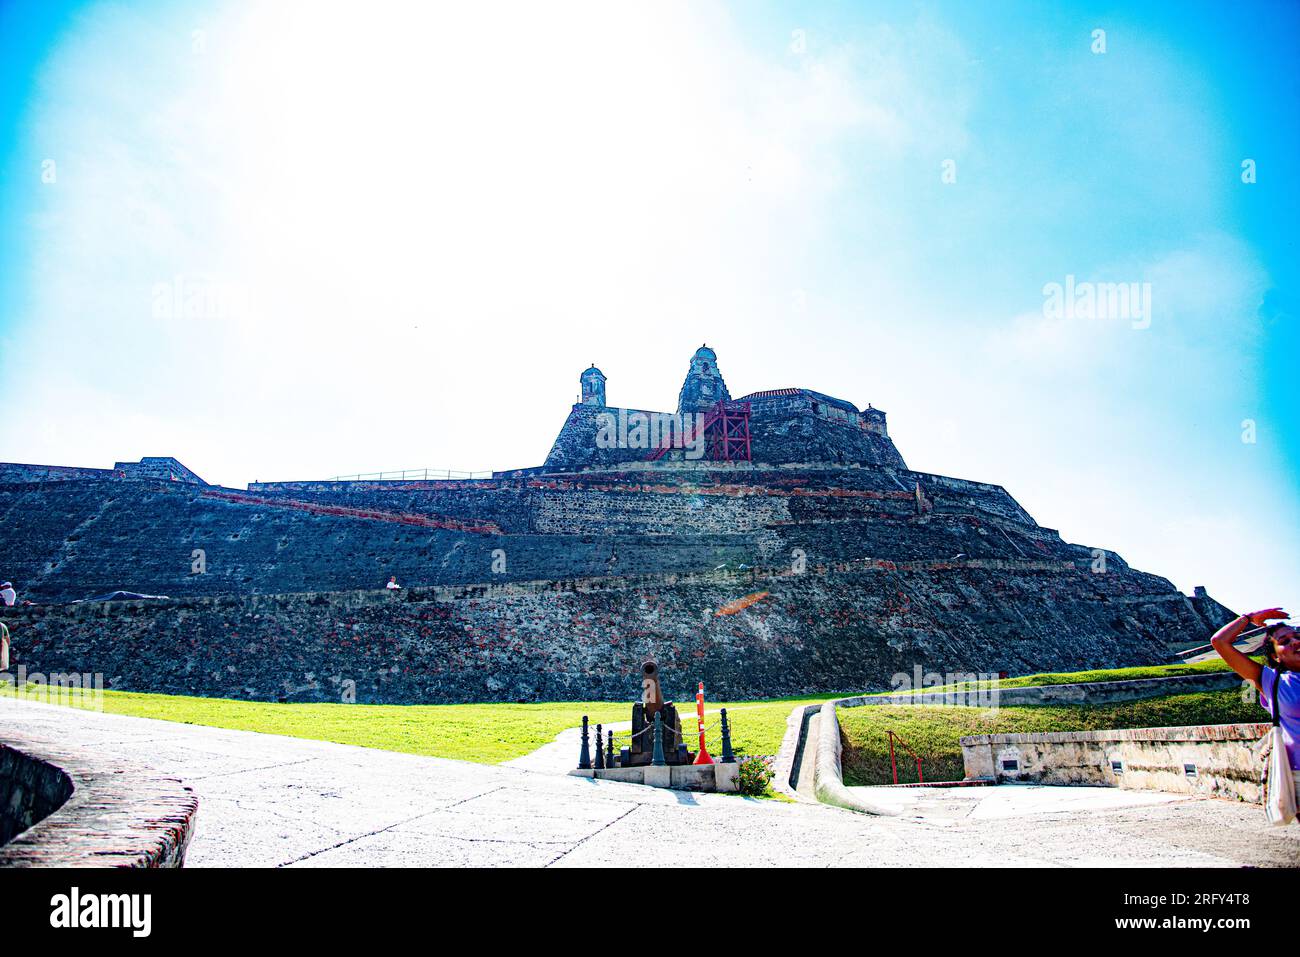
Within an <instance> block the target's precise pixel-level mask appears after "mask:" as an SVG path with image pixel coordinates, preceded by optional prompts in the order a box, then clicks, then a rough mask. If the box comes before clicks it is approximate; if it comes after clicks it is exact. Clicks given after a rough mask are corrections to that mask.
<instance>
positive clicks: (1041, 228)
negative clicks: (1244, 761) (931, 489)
mask: <svg viewBox="0 0 1300 957" xmlns="http://www.w3.org/2000/svg"><path fill="white" fill-rule="evenodd" d="M1298 11H1300V7H1298V6H1297V5H1296V4H1292V3H1273V4H1269V3H1260V2H1252V3H1246V4H1242V5H1234V6H1230V7H1229V6H1227V5H1222V4H1211V3H1185V2H1184V3H1176V4H1159V3H1144V4H1141V5H1128V6H1126V7H1121V6H1119V5H1106V4H1050V5H1048V4H1035V3H1023V4H1021V3H1008V4H1002V3H955V2H954V3H921V4H918V3H875V4H869V5H868V4H860V3H825V4H805V3H801V4H797V5H796V4H778V3H745V4H740V3H736V4H732V5H727V4H710V3H703V2H699V3H691V4H678V5H674V4H657V5H653V6H651V5H641V6H633V5H609V4H594V3H593V4H578V3H572V4H563V5H560V4H546V5H538V4H533V5H531V6H519V7H513V6H505V5H498V6H495V7H487V6H483V5H473V6H472V8H471V9H461V8H451V7H448V8H440V9H437V10H434V9H430V8H429V5H407V6H404V5H400V4H384V3H367V4H355V5H349V4H341V3H340V4H311V3H292V2H284V3H277V4H226V3H148V2H144V3H132V4H114V3H58V2H46V3H22V2H19V3H12V2H11V3H7V4H4V5H3V6H0V91H2V94H0V164H3V165H2V172H3V175H2V177H0V343H2V345H0V350H2V351H0V403H2V404H3V408H4V410H5V422H6V425H7V428H6V429H5V431H4V438H3V442H0V460H9V461H31V462H53V463H59V464H72V465H92V466H106V465H109V464H111V463H112V462H113V461H114V460H116V459H125V458H138V457H139V456H141V455H165V454H171V455H175V456H176V457H178V458H179V459H181V460H182V461H184V462H185V463H186V464H187V465H189V466H190V467H192V468H194V469H195V470H196V471H197V472H199V474H201V475H203V476H204V477H205V478H207V479H208V480H209V481H215V482H220V483H222V484H226V485H231V486H242V485H243V484H244V483H246V482H248V481H251V480H255V479H263V480H266V479H298V478H311V477H328V476H331V475H335V474H341V473H348V472H358V471H377V470H379V469H399V468H422V467H425V466H437V467H452V468H459V469H493V468H498V469H499V468H512V467H518V466H523V465H533V464H537V463H538V462H540V461H541V459H542V458H543V456H544V455H545V453H546V450H547V448H548V447H549V445H550V442H551V441H552V439H553V438H554V435H555V432H556V431H557V430H558V428H559V425H560V423H561V421H562V419H563V416H564V414H565V412H566V409H567V406H568V404H569V403H570V402H572V401H573V397H574V394H575V393H576V391H577V375H578V373H579V372H580V371H581V369H582V368H584V367H585V366H586V365H587V364H588V363H590V362H595V363H597V364H598V365H599V366H600V367H601V368H602V369H603V370H604V372H605V373H606V375H607V376H609V383H608V392H609V400H610V402H611V403H614V404H621V405H628V406H633V407H640V408H663V409H671V408H672V406H673V403H674V400H675V397H676V392H677V389H678V387H679V386H680V382H681V378H682V376H683V375H684V373H685V370H686V364H687V360H688V358H689V356H690V354H691V352H692V350H693V349H694V348H695V347H696V346H698V345H699V344H700V342H703V341H707V342H708V343H709V344H710V345H711V346H712V347H714V348H715V349H716V350H717V352H718V356H719V362H720V366H721V368H722V370H723V373H724V374H725V375H726V376H727V378H728V383H729V385H730V387H731V391H732V393H733V394H736V395H739V394H743V393H746V392H750V391H754V390H757V389H764V388H777V387H783V386H806V387H809V388H815V389H818V390H820V391H823V392H828V393H831V394H833V395H837V396H842V397H844V398H846V399H849V400H850V401H853V402H855V403H857V404H858V405H861V406H865V405H866V404H867V403H871V404H873V405H875V406H876V407H878V408H883V409H885V410H886V411H887V412H888V413H889V417H890V418H889V421H890V429H891V432H892V434H893V435H894V438H895V440H896V442H897V443H898V445H899V448H900V450H901V451H902V453H903V455H904V457H905V458H906V459H907V461H908V463H909V464H910V465H911V466H913V467H915V468H918V469H922V470H927V471H934V472H939V473H943V474H948V475H957V476H962V477H965V478H973V479H980V480H985V481H992V482H997V483H1000V484H1002V485H1004V486H1006V487H1007V489H1008V490H1009V491H1010V492H1011V493H1012V494H1013V495H1015V496H1016V497H1017V498H1018V499H1019V500H1020V501H1021V502H1022V503H1023V504H1024V505H1025V506H1026V507H1027V508H1028V509H1029V510H1030V512H1031V513H1032V514H1033V515H1034V516H1035V518H1037V519H1038V520H1039V521H1040V522H1041V523H1042V524H1044V525H1047V526H1049V527H1053V528H1059V529H1060V530H1061V532H1062V534H1063V535H1064V536H1065V537H1066V538H1067V539H1069V540H1071V541H1077V542H1081V543H1084V544H1089V545H1101V546H1106V547H1110V548H1113V549H1115V550H1117V551H1118V552H1120V554H1122V555H1123V556H1124V557H1125V558H1126V559H1127V560H1129V561H1130V562H1131V563H1132V564H1134V565H1136V566H1137V567H1140V568H1143V569H1146V570H1150V571H1154V572H1157V573H1159V574H1163V575H1166V576H1168V577H1170V578H1171V579H1173V580H1174V581H1175V583H1176V584H1178V585H1179V586H1180V587H1182V588H1184V589H1188V590H1190V588H1191V587H1192V586H1193V585H1196V584H1205V585H1207V586H1208V587H1209V588H1210V590H1211V592H1212V593H1213V594H1215V595H1217V596H1219V597H1220V598H1221V599H1223V600H1224V601H1226V602H1228V603H1229V604H1232V605H1234V606H1235V607H1238V608H1244V607H1245V606H1247V605H1252V606H1257V605H1267V604H1271V603H1275V602H1280V603H1288V604H1290V605H1292V606H1300V558H1298V557H1297V549H1296V545H1295V538H1296V530H1297V528H1298V527H1300V521H1298V519H1300V484H1298V483H1297V482H1296V481H1295V478H1294V476H1295V474H1296V467H1297V464H1300V461H1298V460H1300V427H1298V425H1297V418H1298V417H1297V413H1296V407H1297V403H1296V400H1295V387H1294V385H1293V384H1292V382H1293V379H1294V373H1293V369H1294V365H1295V362H1294V360H1295V356H1296V350H1297V344H1298V343H1297V336H1298V333H1297V318H1296V302H1297V294H1298V289H1297V279H1298V278H1300V277H1298V276H1297V265H1296V263H1297V256H1296V227H1295V223H1297V222H1300V208H1298V207H1300V201H1298V197H1300V187H1298V186H1297V184H1298V183H1300V169H1297V157H1298V156H1300V149H1298V146H1300V144H1298V143H1297V137H1298V136H1300V116H1297V111H1298V107H1297V104H1298V103H1300V71H1298V70H1297V67H1296V66H1295V65H1294V64H1295V62H1296V59H1297V58H1296V52H1297V51H1296V49H1295V46H1296V39H1295V38H1296V37H1297V36H1300V29H1297V28H1298V27H1300V22H1298V21H1300V12H1298ZM1096 30H1104V31H1105V52H1104V53H1099V52H1094V51H1093V47H1094V44H1095V40H1094V31H1096ZM1246 160H1253V161H1254V165H1255V170H1256V181H1255V182H1254V183H1244V182H1243V181H1242V163H1243V161H1246ZM51 163H52V164H53V165H52V166H51V165H50V164H51ZM51 170H52V171H53V174H54V175H53V178H52V181H46V180H50V179H51V178H50V176H49V172H50V171H51ZM945 171H948V172H949V173H950V174H951V173H952V172H954V171H955V181H945V177H944V175H943V174H944V172H945ZM43 174H44V176H43ZM948 179H949V180H952V179H953V177H952V176H951V175H949V176H948ZM1067 276H1073V277H1075V279H1076V280H1077V281H1079V282H1085V283H1106V282H1124V283H1137V284H1144V283H1145V284H1149V286H1148V287H1147V288H1149V289H1150V293H1151V302H1152V309H1151V316H1150V322H1149V324H1146V325H1144V324H1142V323H1136V322H1133V321H1130V320H1129V319H1128V318H1124V317H1120V318H1114V317H1112V318H1086V317H1074V318H1066V319H1061V318H1051V317H1048V316H1046V315H1045V314H1044V298H1045V297H1044V291H1043V290H1044V287H1045V286H1048V285H1049V284H1051V283H1064V282H1065V280H1066V277H1067ZM196 291H197V293H198V294H199V296H200V299H201V301H202V302H203V303H204V305H205V308H204V310H203V311H202V314H200V315H193V314H188V315H187V314H186V310H185V307H184V306H185V301H186V299H187V298H189V299H191V300H192V299H193V297H194V295H195V293H196ZM178 305H179V307H180V308H176V307H177V306H178ZM1247 422H1249V423H1253V430H1254V437H1255V441H1253V442H1246V441H1243V433H1244V432H1246V431H1248V427H1247V426H1244V425H1243V423H1247Z"/></svg>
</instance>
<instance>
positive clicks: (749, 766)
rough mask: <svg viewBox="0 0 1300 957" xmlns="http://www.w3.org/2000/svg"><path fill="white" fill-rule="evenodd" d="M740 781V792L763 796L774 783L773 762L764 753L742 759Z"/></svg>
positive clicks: (750, 795) (751, 795) (752, 795)
mask: <svg viewBox="0 0 1300 957" xmlns="http://www.w3.org/2000/svg"><path fill="white" fill-rule="evenodd" d="M738 781H739V784H740V793H741V794H745V795H748V796H749V797H762V796H763V795H765V794H766V793H767V789H768V785H770V784H771V783H772V764H771V762H769V761H768V759H767V758H765V757H763V756H762V755H754V756H753V757H749V758H741V759H740V768H739V775H738Z"/></svg>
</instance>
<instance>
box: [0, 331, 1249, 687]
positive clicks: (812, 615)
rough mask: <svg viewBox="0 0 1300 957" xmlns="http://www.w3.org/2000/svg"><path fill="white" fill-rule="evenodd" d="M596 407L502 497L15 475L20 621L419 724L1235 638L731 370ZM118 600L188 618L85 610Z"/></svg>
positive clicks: (589, 384) (76, 662)
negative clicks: (525, 704) (666, 679)
mask: <svg viewBox="0 0 1300 957" xmlns="http://www.w3.org/2000/svg"><path fill="white" fill-rule="evenodd" d="M580 384H581V395H580V399H579V401H578V402H577V403H576V404H575V405H574V406H573V407H572V409H571V410H570V412H569V415H568V417H567V419H566V421H565V423H564V425H563V427H562V429H561V430H560V434H559V436H558V437H557V439H556V441H555V443H554V446H553V447H552V449H551V451H550V453H549V455H548V456H547V457H546V461H545V462H544V463H543V464H542V465H540V466H537V467H534V468H526V469H517V470H513V471H506V472H496V473H493V475H492V477H491V478H484V479H472V480H427V481H360V480H358V481H300V482H264V483H254V484H252V485H250V486H249V487H248V489H246V490H236V489H227V488H220V487H217V486H212V485H209V484H207V483H205V482H204V481H203V480H202V479H201V478H200V477H199V476H197V475H195V474H194V473H193V472H191V471H190V470H189V469H187V468H185V467H184V466H183V465H181V464H180V463H179V462H177V461H176V460H175V459H170V458H147V459H143V460H142V461H141V462H139V463H117V464H116V465H115V466H114V468H113V469H111V470H110V469H102V470H101V469H77V468H65V467H58V466H33V465H20V464H0V526H2V527H3V529H4V534H3V536H0V575H3V576H4V577H5V578H8V579H11V580H12V581H13V582H14V584H15V585H16V586H17V588H18V590H19V593H20V596H21V597H22V598H23V599H27V600H30V601H32V602H34V603H35V604H33V605H32V606H30V607H19V608H13V609H7V610H5V611H4V620H5V621H6V622H7V623H8V625H9V627H10V630H11V632H12V634H13V640H14V646H13V652H14V654H13V657H14V667H15V668H17V667H19V666H22V667H25V668H26V669H28V671H29V672H35V671H39V672H78V673H85V672H102V673H103V674H104V675H105V678H106V681H107V682H108V684H109V686H110V687H116V688H123V689H129V690H142V691H162V692H169V693H184V694H202V695H212V696H221V697H233V698H240V697H246V698H254V699H264V700H285V701H339V700H352V696H355V700H357V701H372V702H399V703H414V702H455V701H493V700H508V701H542V700H564V699H570V700H583V699H586V700H600V699H604V700H623V699H625V698H627V696H628V689H629V688H635V687H636V686H637V684H636V680H635V678H636V676H637V675H638V674H639V671H640V667H641V663H642V662H643V661H644V660H645V659H647V658H654V659H655V660H657V661H658V662H659V664H660V666H661V667H662V668H663V670H664V672H665V674H667V675H676V676H681V678H682V680H683V681H690V682H694V681H697V680H703V681H705V682H706V683H707V684H708V687H709V688H710V695H711V697H713V698H714V699H715V700H717V699H726V698H754V697H772V696H779V695H793V694H805V693H814V692H816V693H835V692H858V691H865V690H873V689H885V688H888V687H889V682H890V677H891V676H892V675H894V674H897V673H906V674H909V675H910V674H912V673H913V672H914V669H916V668H917V667H918V666H919V667H920V668H922V669H924V670H926V671H936V672H940V673H946V672H956V671H971V672H984V673H988V672H1006V673H1011V674H1017V673H1027V672H1033V671H1042V670H1077V669H1083V668H1093V667H1106V666H1118V665H1135V664H1149V663H1159V662H1164V661H1166V660H1168V658H1169V653H1170V647H1171V646H1174V645H1178V644H1186V643H1191V642H1195V641H1197V640H1202V639H1204V637H1205V636H1206V635H1207V634H1208V633H1209V632H1210V631H1211V630H1212V629H1213V628H1215V627H1217V625H1218V624H1220V623H1221V622H1222V621H1224V620H1226V619H1227V618H1228V617H1230V614H1229V613H1228V611H1227V610H1226V609H1225V608H1223V607H1222V606H1221V605H1219V604H1218V603H1217V602H1215V601H1214V600H1213V599H1212V598H1210V597H1209V596H1208V595H1207V594H1206V593H1205V591H1204V589H1200V588H1198V589H1197V590H1196V592H1195V594H1193V595H1191V596H1187V595H1184V594H1182V593H1181V592H1179V591H1178V589H1176V588H1175V587H1174V586H1173V585H1172V584H1171V583H1170V582H1169V581H1168V580H1166V579H1164V578H1161V577H1158V576H1156V575H1153V574H1149V573H1146V572H1142V571H1138V570H1136V569H1133V568H1130V567H1129V566H1128V565H1127V564H1126V563H1125V562H1124V561H1123V559H1122V558H1121V557H1120V556H1119V555H1117V554H1115V553H1113V552H1109V551H1104V550H1101V549H1094V548H1092V547H1089V546H1085V545H1077V544H1071V543H1067V542H1065V541H1063V540H1062V539H1061V537H1060V535H1059V534H1058V533H1057V532H1056V531H1054V530H1052V529H1050V528H1045V527H1043V526H1040V525H1039V524H1038V523H1037V522H1035V521H1034V519H1033V518H1032V517H1031V516H1030V515H1029V514H1028V513H1026V511H1025V510H1024V509H1023V508H1021V507H1020V505H1019V504H1018V503H1017V502H1016V501H1015V499H1013V498H1012V497H1011V496H1010V495H1009V494H1008V493H1007V492H1006V491H1005V490H1004V489H1003V488H1002V487H1000V486H997V485H989V484H984V483H980V482H971V481H966V480H963V479H957V478H950V477H946V476H940V475H933V474H929V473H922V472H915V471H912V470H909V469H908V468H907V466H906V464H905V462H904V460H903V458H902V456H901V455H900V454H899V452H898V450H897V449H896V448H895V447H894V444H893V441H892V440H891V439H890V437H889V432H888V428H887V425H886V419H885V414H884V413H883V412H881V411H879V410H877V409H873V408H871V407H870V406H868V407H867V408H866V409H865V410H859V409H858V408H857V407H856V406H855V405H853V404H852V403H850V402H847V401H844V400H842V399H837V398H833V397H831V396H828V395H824V394H822V393H819V392H815V391H812V390H810V389H803V388H779V389H772V390H767V391H761V392H756V393H753V394H751V395H748V396H744V397H741V398H739V399H734V400H733V399H732V397H731V396H730V394H729V392H728V390H727V386H726V382H725V380H724V379H723V376H722V373H721V371H720V369H719V367H718V362H717V356H716V354H715V353H714V351H713V350H711V349H709V348H707V347H702V348H700V349H699V350H697V351H696V352H695V354H694V355H693V356H692V358H691V360H690V367H689V371H688V373H687V376H686V379H685V382H684V383H683V386H682V389H681V392H680V395H679V399H678V408H677V411H676V412H675V413H656V412H652V411H646V410H632V409H624V408H619V407H611V406H608V405H607V404H606V394H605V385H606V378H605V376H604V374H603V373H601V371H600V370H599V369H597V368H595V367H594V366H593V367H591V368H589V369H587V370H586V371H584V372H583V373H582V374H581V376H580ZM390 575H396V576H397V577H398V580H399V581H400V582H401V583H402V585H403V586H404V587H403V589H402V590H401V591H396V592H388V591H385V590H383V588H382V585H383V583H384V582H385V581H387V580H388V577H389V576H390ZM119 589H121V590H126V591H131V592H140V593H144V594H150V595H164V596H169V597H167V598H166V599H165V600H133V601H109V602H83V603H75V602H77V600H78V599H85V598H88V597H91V596H97V595H101V594H104V593H108V592H112V591H115V590H119ZM682 690H683V689H676V688H670V689H668V692H669V694H670V696H672V695H678V694H681V693H682Z"/></svg>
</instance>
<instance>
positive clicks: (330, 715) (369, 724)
mask: <svg viewBox="0 0 1300 957" xmlns="http://www.w3.org/2000/svg"><path fill="white" fill-rule="evenodd" d="M0 693H3V694H10V695H13V694H15V693H18V694H21V693H22V692H15V691H14V689H13V688H12V686H9V685H3V684H0ZM824 700H829V699H825V698H807V699H805V698H789V699H785V698H782V699H773V700H768V701H743V702H721V703H718V704H709V705H708V706H707V709H706V712H705V723H706V725H707V724H710V723H714V722H716V720H717V710H718V709H719V708H723V707H725V708H726V709H727V716H728V718H729V719H730V721H731V725H732V745H733V747H734V748H735V749H736V751H737V753H739V754H769V755H771V754H776V752H777V750H778V749H779V748H780V746H781V738H782V736H783V735H784V734H785V722H786V718H788V717H789V715H790V711H791V709H792V708H794V707H796V706H797V705H800V704H811V703H813V702H814V701H824ZM678 708H679V713H680V714H681V715H682V717H683V719H684V720H683V727H684V729H685V730H686V731H687V732H688V738H689V740H690V741H691V747H692V749H694V740H695V739H694V738H693V737H691V736H690V735H689V732H690V731H691V729H693V728H694V727H695V704H694V702H693V701H692V702H689V703H681V704H679V705H678ZM104 711H106V712H108V713H110V714H126V715H133V716H135V717H140V718H159V719H162V720H164V721H179V722H182V723H184V724H205V725H211V726H212V727H216V728H234V729H237V730H241V731H261V732H264V733H266V734H283V735H288V736H289V737H294V738H311V739H314V740H318V741H335V742H338V743H340V744H355V745H360V746H361V747H366V748H382V749H384V750H387V751H402V752H405V753H407V754H425V755H431V756H433V757H439V758H456V759H458V760H461V761H477V762H479V763H481V764H498V763H500V762H502V761H509V760H511V759H512V758H517V757H520V756H522V755H525V754H528V753H529V752H530V751H534V750H536V749H537V748H540V747H541V746H542V745H544V744H548V743H550V742H551V741H553V740H554V739H555V736H556V735H557V734H559V733H560V732H561V731H563V730H564V729H565V728H572V727H575V726H576V725H579V724H581V723H582V716H583V715H584V714H585V715H587V716H588V717H589V719H590V721H591V724H592V726H593V729H594V726H595V725H596V724H598V723H599V724H609V723H617V722H627V721H631V719H632V705H631V704H630V703H615V702H602V701H562V702H554V703H546V704H432V705H379V704H278V703H275V702H266V701H233V700H229V699H225V698H194V697H185V696H182V695H162V694H145V693H141V692H133V691H105V692H104ZM719 740H720V739H719V737H718V730H717V728H716V727H715V728H714V729H713V730H712V731H710V732H709V733H708V736H707V738H706V741H707V743H708V746H709V748H710V750H711V751H716V750H718V748H719V747H720V745H719ZM616 741H617V739H616ZM715 756H716V755H715ZM574 760H575V762H576V760H577V755H576V754H575V755H574Z"/></svg>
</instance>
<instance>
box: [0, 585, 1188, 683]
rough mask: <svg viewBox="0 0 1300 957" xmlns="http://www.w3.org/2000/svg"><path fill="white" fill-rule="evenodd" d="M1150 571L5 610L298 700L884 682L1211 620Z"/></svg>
mask: <svg viewBox="0 0 1300 957" xmlns="http://www.w3.org/2000/svg"><path fill="white" fill-rule="evenodd" d="M1161 581H1162V580H1160V579H1155V578H1154V577H1152V576H1145V577H1144V576H1137V575H1118V574H1109V575H1093V574H1091V573H1089V572H1087V571H1081V570H1080V569H1078V568H1077V567H1075V566H1073V565H1071V564H1068V563H1062V562H1027V561H1011V560H983V561H981V560H969V561H963V562H951V561H945V562H912V563H896V562H885V561H875V560H871V561H863V562H846V563H835V564H830V565H814V566H809V567H808V569H807V570H806V571H805V572H804V573H802V574H795V573H793V572H792V571H790V570H788V569H782V570H773V569H767V570H752V571H737V572H731V571H711V572H700V573H691V574H664V575H646V576H626V577H606V578H583V579H572V580H566V581H560V582H541V583H513V584H501V585H466V586H455V587H451V586H448V587H434V588H418V589H410V590H406V591H403V592H399V593H395V594H393V593H385V592H383V591H379V592H374V591H369V592H339V593H331V594H301V595H268V596H237V597H221V598H190V599H173V600H169V601H162V602H150V601H135V602H108V603H92V604H81V605H62V606H35V607H31V608H15V609H10V610H8V612H7V614H6V616H5V620H6V621H7V623H8V625H9V628H10V631H11V633H12V635H13V655H12V657H13V663H12V666H11V667H12V669H13V670H15V671H16V670H17V669H18V668H20V667H24V668H26V669H27V670H28V671H29V672H44V673H49V672H77V673H102V674H103V675H104V678H105V682H106V684H108V686H109V687H113V688H118V689H126V690H143V691H161V692H167V693H177V694H202V695H212V696H219V697H233V698H254V699H262V700H277V699H283V700H290V701H339V700H342V699H343V698H344V697H345V696H346V695H347V694H348V691H349V689H353V691H354V692H355V697H356V700H358V701H363V702H397V703H415V702H456V701H502V700H504V701H550V700H592V699H595V700H624V699H626V698H627V697H628V696H629V693H630V689H635V688H636V687H637V686H638V682H637V676H638V675H639V669H640V665H641V662H642V661H643V660H644V659H645V658H647V657H653V658H656V659H657V660H658V661H659V662H660V664H661V667H662V670H663V673H664V674H665V676H666V678H668V680H670V681H671V682H672V683H673V686H671V687H670V688H669V689H668V690H669V692H670V694H672V695H675V696H677V697H678V698H679V700H689V698H690V697H691V696H692V693H693V692H692V689H693V688H694V683H695V682H696V681H701V680H702V681H705V682H706V683H707V684H708V686H709V688H710V694H711V695H713V696H714V697H716V698H720V699H726V698H732V699H736V698H762V697H774V696H781V695H798V694H814V693H817V694H835V693H841V694H843V693H852V692H861V691H868V690H887V689H888V688H889V687H890V679H891V677H892V676H893V675H894V674H896V673H900V672H902V673H907V674H911V673H912V671H913V669H914V667H915V666H917V665H920V666H921V667H922V668H924V669H925V670H929V671H939V672H947V671H975V672H1001V671H1005V672H1008V673H1011V674H1023V673H1027V672H1035V671H1071V670H1080V669H1085V668H1100V667H1113V666H1116V665H1121V664H1155V663H1159V662H1163V661H1164V660H1166V658H1167V654H1168V652H1167V647H1166V644H1165V642H1166V639H1167V638H1168V636H1169V635H1170V634H1183V633H1187V632H1188V631H1189V630H1190V629H1193V628H1195V629H1199V628H1200V627H1201V624H1200V622H1199V620H1198V619H1197V617H1196V615H1195V613H1194V612H1193V611H1192V610H1191V608H1190V607H1189V605H1188V602H1187V600H1186V599H1185V598H1184V597H1183V596H1181V595H1179V594H1178V593H1177V592H1176V591H1173V592H1170V591H1169V590H1168V589H1167V587H1165V586H1167V583H1165V585H1164V586H1162V585H1161V584H1160V583H1161Z"/></svg>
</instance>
